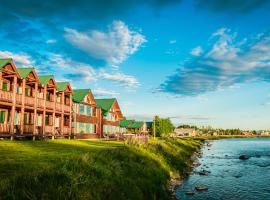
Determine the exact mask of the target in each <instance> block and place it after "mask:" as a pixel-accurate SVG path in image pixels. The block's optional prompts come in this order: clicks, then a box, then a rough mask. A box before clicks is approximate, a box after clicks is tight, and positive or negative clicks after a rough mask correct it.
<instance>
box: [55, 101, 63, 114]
mask: <svg viewBox="0 0 270 200" xmlns="http://www.w3.org/2000/svg"><path fill="white" fill-rule="evenodd" d="M55 104H56V105H55V110H56V111H60V112H61V111H62V104H61V103H58V102H56V103H55Z"/></svg>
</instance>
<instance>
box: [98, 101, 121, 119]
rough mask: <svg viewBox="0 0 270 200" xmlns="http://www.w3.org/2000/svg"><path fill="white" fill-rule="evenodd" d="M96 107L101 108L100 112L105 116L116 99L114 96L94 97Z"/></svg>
mask: <svg viewBox="0 0 270 200" xmlns="http://www.w3.org/2000/svg"><path fill="white" fill-rule="evenodd" d="M95 101H96V104H97V107H99V108H101V109H102V110H103V111H104V112H102V114H103V115H104V116H106V115H107V114H108V112H109V111H110V109H111V107H112V106H113V104H114V102H115V101H116V99H115V98H112V99H95Z"/></svg>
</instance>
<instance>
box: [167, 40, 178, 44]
mask: <svg viewBox="0 0 270 200" xmlns="http://www.w3.org/2000/svg"><path fill="white" fill-rule="evenodd" d="M176 42H177V41H176V40H170V41H169V43H170V44H175V43H176Z"/></svg>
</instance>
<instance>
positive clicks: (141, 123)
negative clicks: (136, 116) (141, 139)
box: [131, 121, 143, 128]
mask: <svg viewBox="0 0 270 200" xmlns="http://www.w3.org/2000/svg"><path fill="white" fill-rule="evenodd" d="M142 126H143V122H139V121H135V122H134V123H133V124H132V125H131V128H141V127H142Z"/></svg>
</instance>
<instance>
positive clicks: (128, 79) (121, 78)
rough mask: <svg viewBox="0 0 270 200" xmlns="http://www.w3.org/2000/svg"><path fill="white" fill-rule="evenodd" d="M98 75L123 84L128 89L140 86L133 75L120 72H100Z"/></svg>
mask: <svg viewBox="0 0 270 200" xmlns="http://www.w3.org/2000/svg"><path fill="white" fill-rule="evenodd" d="M100 77H101V78H104V79H107V80H111V81H116V82H119V83H120V84H122V85H124V86H125V87H126V88H129V89H134V88H137V87H139V86H140V83H139V82H138V80H137V79H136V78H135V77H133V76H130V75H126V74H123V73H120V72H118V73H115V74H109V73H106V72H103V73H101V74H100Z"/></svg>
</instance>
